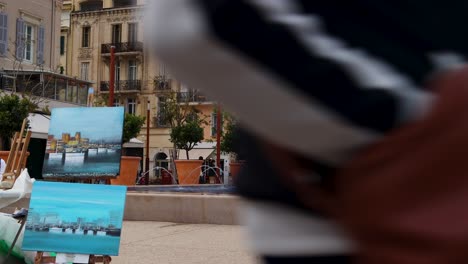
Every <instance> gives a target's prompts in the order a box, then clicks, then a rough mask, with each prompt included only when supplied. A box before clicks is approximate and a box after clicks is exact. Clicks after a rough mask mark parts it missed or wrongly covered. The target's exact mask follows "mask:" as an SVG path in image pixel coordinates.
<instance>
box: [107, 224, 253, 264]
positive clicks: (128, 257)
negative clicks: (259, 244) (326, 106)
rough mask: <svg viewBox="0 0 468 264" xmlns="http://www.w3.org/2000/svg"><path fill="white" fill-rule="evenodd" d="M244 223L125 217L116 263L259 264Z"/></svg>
mask: <svg viewBox="0 0 468 264" xmlns="http://www.w3.org/2000/svg"><path fill="white" fill-rule="evenodd" d="M243 232H244V230H243V228H242V227H241V226H235V225H206V224H176V223H167V222H143V221H124V226H123V231H122V238H121V241H120V253H119V256H117V257H112V262H111V263H112V264H130V263H132V264H134V263H139V264H146V263H147V264H153V263H155V264H166V263H167V264H172V263H174V264H176V263H177V264H179V263H182V264H192V263H193V264H229V263H232V264H234V263H236V264H256V263H260V262H259V261H258V259H257V258H256V257H255V256H254V255H253V254H252V253H251V252H249V250H248V248H247V245H246V243H245V234H244V233H243Z"/></svg>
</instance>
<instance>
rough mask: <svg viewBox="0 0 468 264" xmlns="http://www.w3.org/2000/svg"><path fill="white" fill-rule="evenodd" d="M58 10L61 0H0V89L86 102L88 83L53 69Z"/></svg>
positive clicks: (51, 101)
mask: <svg viewBox="0 0 468 264" xmlns="http://www.w3.org/2000/svg"><path fill="white" fill-rule="evenodd" d="M61 13H62V0H36V1H29V0H0V89H2V90H6V91H9V92H26V93H30V94H32V95H36V96H39V97H44V98H47V105H49V106H50V107H54V106H60V107H63V106H73V105H86V100H87V94H88V86H89V83H88V82H83V81H81V80H79V79H75V78H73V77H68V76H65V75H63V74H60V72H58V71H57V70H58V66H59V63H60V62H59V59H60V57H59V35H60V21H61ZM60 101H61V102H60ZM41 102H42V103H43V104H44V102H45V100H42V101H41Z"/></svg>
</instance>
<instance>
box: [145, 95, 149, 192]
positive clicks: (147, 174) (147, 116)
mask: <svg viewBox="0 0 468 264" xmlns="http://www.w3.org/2000/svg"><path fill="white" fill-rule="evenodd" d="M149 137H150V100H149V99H148V102H147V107H146V160H145V171H146V175H145V182H146V185H148V184H149V161H150V158H149V140H150V139H149Z"/></svg>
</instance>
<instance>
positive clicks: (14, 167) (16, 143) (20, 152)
mask: <svg viewBox="0 0 468 264" xmlns="http://www.w3.org/2000/svg"><path fill="white" fill-rule="evenodd" d="M27 122H28V120H27V119H26V118H25V119H24V120H23V125H22V126H21V131H20V132H16V133H15V135H14V137H13V141H12V143H11V148H10V153H9V155H8V159H7V161H6V167H5V172H4V173H3V177H2V184H1V186H0V189H11V188H12V187H13V185H14V184H15V181H16V179H17V178H18V176H19V175H20V173H21V171H22V170H23V169H24V168H26V159H27V157H28V154H27V151H28V146H29V140H30V139H31V131H28V132H26V135H25V136H24V137H23V135H24V132H25V130H26V124H27Z"/></svg>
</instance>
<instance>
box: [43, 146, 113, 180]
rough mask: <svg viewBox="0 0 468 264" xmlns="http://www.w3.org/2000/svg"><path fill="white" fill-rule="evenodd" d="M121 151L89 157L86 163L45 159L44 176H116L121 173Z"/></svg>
mask: <svg viewBox="0 0 468 264" xmlns="http://www.w3.org/2000/svg"><path fill="white" fill-rule="evenodd" d="M120 156H121V155H120V151H117V152H115V153H108V154H104V155H100V154H99V155H96V156H91V155H90V156H89V157H88V158H87V159H86V160H85V161H84V162H81V163H80V162H67V161H65V162H62V161H61V160H50V159H47V158H46V159H44V168H43V176H44V177H60V176H77V177H80V176H84V177H86V176H116V175H117V174H118V173H119V171H120Z"/></svg>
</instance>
